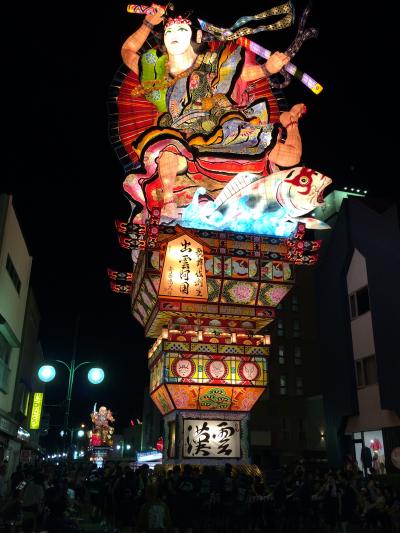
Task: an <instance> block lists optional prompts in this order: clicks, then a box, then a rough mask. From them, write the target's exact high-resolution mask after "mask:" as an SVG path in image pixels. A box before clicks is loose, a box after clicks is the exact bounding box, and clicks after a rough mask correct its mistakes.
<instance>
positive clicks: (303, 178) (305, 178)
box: [299, 176, 308, 185]
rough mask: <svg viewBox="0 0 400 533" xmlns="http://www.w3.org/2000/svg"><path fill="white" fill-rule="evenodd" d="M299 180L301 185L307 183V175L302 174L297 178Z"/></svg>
mask: <svg viewBox="0 0 400 533" xmlns="http://www.w3.org/2000/svg"><path fill="white" fill-rule="evenodd" d="M299 181H300V183H301V184H302V185H307V183H308V178H307V176H302V177H301V178H300V179H299Z"/></svg>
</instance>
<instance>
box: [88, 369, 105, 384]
mask: <svg viewBox="0 0 400 533" xmlns="http://www.w3.org/2000/svg"><path fill="white" fill-rule="evenodd" d="M103 379H104V370H103V369H102V368H91V369H90V370H89V372H88V380H89V381H90V383H93V385H98V384H99V383H101V382H102V381H103Z"/></svg>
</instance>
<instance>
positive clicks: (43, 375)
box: [38, 365, 56, 383]
mask: <svg viewBox="0 0 400 533" xmlns="http://www.w3.org/2000/svg"><path fill="white" fill-rule="evenodd" d="M55 376H56V369H55V368H54V366H51V365H43V366H41V367H40V368H39V370H38V377H39V379H40V381H44V383H49V381H52V380H53V379H54V378H55Z"/></svg>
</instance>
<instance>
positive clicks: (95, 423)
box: [88, 404, 115, 467]
mask: <svg viewBox="0 0 400 533" xmlns="http://www.w3.org/2000/svg"><path fill="white" fill-rule="evenodd" d="M90 418H91V420H92V429H91V430H90V431H89V432H88V437H89V452H90V460H91V461H93V462H95V463H96V464H97V465H98V466H100V467H102V466H103V464H104V461H105V460H106V459H107V458H109V457H110V455H111V451H112V445H113V434H114V428H113V426H110V423H113V422H115V419H114V417H113V415H112V413H111V411H110V410H109V409H107V407H105V406H104V405H103V406H101V407H100V408H99V410H98V411H97V409H96V404H95V406H94V407H93V412H92V413H90Z"/></svg>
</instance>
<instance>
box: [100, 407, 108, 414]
mask: <svg viewBox="0 0 400 533" xmlns="http://www.w3.org/2000/svg"><path fill="white" fill-rule="evenodd" d="M99 413H100V414H101V415H105V414H107V407H100V409H99Z"/></svg>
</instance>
